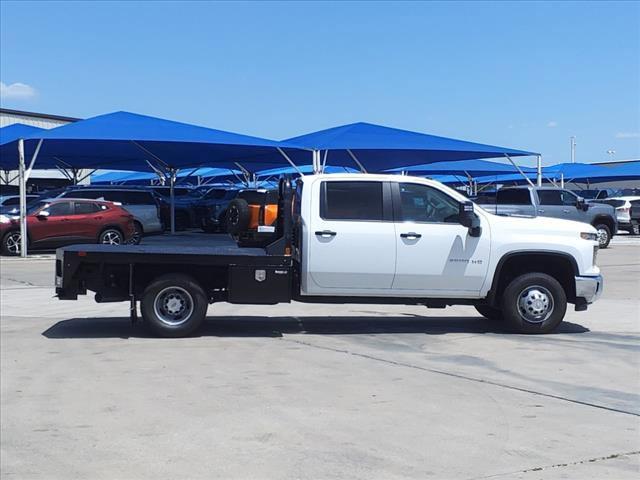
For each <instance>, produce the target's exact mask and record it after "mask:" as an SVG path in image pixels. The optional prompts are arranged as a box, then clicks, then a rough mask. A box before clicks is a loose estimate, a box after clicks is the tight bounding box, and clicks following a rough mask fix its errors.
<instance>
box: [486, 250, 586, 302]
mask: <svg viewBox="0 0 640 480" xmlns="http://www.w3.org/2000/svg"><path fill="white" fill-rule="evenodd" d="M533 272H538V273H546V274H547V275H550V276H552V277H553V278H555V279H556V280H557V281H558V282H560V285H562V288H564V291H565V293H566V295H567V300H568V301H574V300H575V296H576V292H575V278H574V277H575V275H576V274H577V273H576V272H577V266H576V263H575V260H573V259H572V258H571V257H569V256H568V255H564V254H559V253H537V252H519V253H517V254H514V255H508V256H506V258H503V259H502V260H501V261H500V262H499V263H498V267H497V269H496V274H495V277H494V279H493V285H492V287H491V292H490V294H489V300H490V302H489V303H490V304H491V305H497V304H499V301H500V298H501V296H502V292H504V290H505V288H507V285H509V283H510V282H511V280H513V279H514V278H516V277H518V276H520V275H522V274H524V273H533Z"/></svg>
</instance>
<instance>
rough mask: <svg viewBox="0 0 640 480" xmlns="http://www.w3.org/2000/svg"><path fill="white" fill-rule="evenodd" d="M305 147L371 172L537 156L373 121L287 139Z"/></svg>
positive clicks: (334, 161) (334, 162)
mask: <svg viewBox="0 0 640 480" xmlns="http://www.w3.org/2000/svg"><path fill="white" fill-rule="evenodd" d="M285 141H286V142H287V143H289V144H294V145H298V146H300V147H301V148H311V149H314V150H327V151H329V154H328V160H327V164H331V165H348V166H351V167H353V166H354V165H356V163H355V161H354V160H353V158H352V157H351V155H350V154H349V151H351V153H352V154H353V155H354V156H355V157H356V158H357V160H358V161H359V162H360V163H361V164H362V165H363V166H364V167H365V169H367V170H368V171H381V170H388V169H391V168H398V167H406V166H409V165H419V164H425V163H433V162H440V161H457V160H472V159H479V158H496V157H504V156H506V155H509V156H512V157H519V156H529V155H537V154H536V153H533V152H526V151H523V150H513V149H510V148H503V147H496V146H493V145H483V144H480V143H473V142H466V141H463V140H455V139H452V138H445V137H437V136H434V135H427V134H424V133H418V132H411V131H408V130H400V129H397V128H389V127H383V126H381V125H373V124H371V123H362V122H361V123H353V124H350V125H342V126H339V127H334V128H329V129H327V130H320V131H318V132H314V133H309V134H307V135H301V136H298V137H293V138H289V139H287V140H285Z"/></svg>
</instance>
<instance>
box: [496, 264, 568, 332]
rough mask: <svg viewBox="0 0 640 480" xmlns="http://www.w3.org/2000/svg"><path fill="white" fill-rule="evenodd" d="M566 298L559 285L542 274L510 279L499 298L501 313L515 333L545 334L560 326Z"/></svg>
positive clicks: (565, 309) (565, 308)
mask: <svg viewBox="0 0 640 480" xmlns="http://www.w3.org/2000/svg"><path fill="white" fill-rule="evenodd" d="M566 311H567V295H566V293H565V291H564V289H563V288H562V285H560V283H559V282H558V281H557V280H556V279H555V278H553V277H552V276H550V275H547V274H545V273H527V274H524V275H520V276H519V277H516V278H514V279H513V280H512V281H511V282H510V283H509V285H508V286H507V288H506V289H505V290H504V294H503V296H502V313H503V315H504V319H505V323H506V324H507V326H508V327H509V328H510V329H511V330H513V331H514V332H516V333H549V332H552V331H553V330H555V328H556V327H557V326H558V325H559V324H560V323H561V322H562V320H563V318H564V314H565V312H566Z"/></svg>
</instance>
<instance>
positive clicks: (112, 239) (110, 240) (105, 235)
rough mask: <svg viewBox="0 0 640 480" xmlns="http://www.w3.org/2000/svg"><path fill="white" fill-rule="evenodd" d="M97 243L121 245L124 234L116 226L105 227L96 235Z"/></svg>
mask: <svg viewBox="0 0 640 480" xmlns="http://www.w3.org/2000/svg"><path fill="white" fill-rule="evenodd" d="M98 243H101V244H103V245H122V244H123V243H124V235H123V234H122V232H121V231H120V230H118V229H117V228H114V227H107V228H105V229H104V230H102V232H100V235H98Z"/></svg>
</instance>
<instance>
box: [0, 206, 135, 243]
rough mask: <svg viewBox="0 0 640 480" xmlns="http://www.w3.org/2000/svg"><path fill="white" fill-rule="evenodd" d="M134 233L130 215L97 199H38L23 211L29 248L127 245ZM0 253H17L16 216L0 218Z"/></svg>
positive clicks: (17, 228)
mask: <svg viewBox="0 0 640 480" xmlns="http://www.w3.org/2000/svg"><path fill="white" fill-rule="evenodd" d="M134 232H135V226H134V223H133V215H131V214H130V213H129V212H127V211H126V210H125V209H124V208H122V207H120V206H118V205H116V204H114V203H111V202H105V201H100V200H87V199H73V198H60V199H52V200H42V201H40V202H35V203H34V204H32V205H30V206H29V209H28V210H27V235H28V238H29V248H33V249H42V248H55V247H61V246H64V245H70V244H73V243H96V242H97V243H105V244H112V245H118V244H121V243H128V242H129V241H130V240H131V238H132V237H133V234H134ZM0 239H2V253H3V254H5V255H19V254H20V220H19V217H16V216H11V217H8V216H6V215H0Z"/></svg>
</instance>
